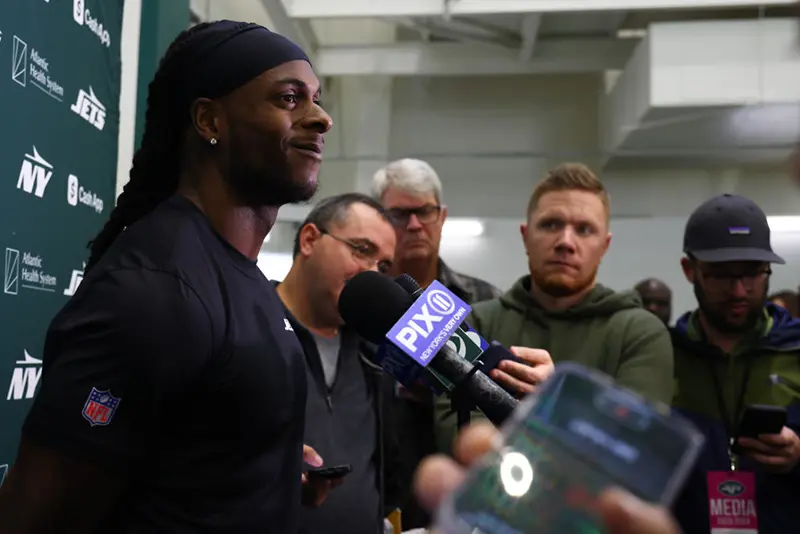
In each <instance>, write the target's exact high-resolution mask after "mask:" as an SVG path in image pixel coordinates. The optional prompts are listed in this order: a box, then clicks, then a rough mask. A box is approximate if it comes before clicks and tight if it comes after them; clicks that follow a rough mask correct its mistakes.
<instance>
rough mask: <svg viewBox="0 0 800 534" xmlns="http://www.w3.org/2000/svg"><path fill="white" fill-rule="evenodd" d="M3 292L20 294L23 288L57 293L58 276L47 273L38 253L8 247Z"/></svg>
mask: <svg viewBox="0 0 800 534" xmlns="http://www.w3.org/2000/svg"><path fill="white" fill-rule="evenodd" d="M4 267H5V270H4V272H3V293H5V294H6V295H19V292H20V290H21V289H30V290H33V291H44V292H47V293H55V291H56V286H57V285H58V278H56V277H55V276H53V275H51V274H49V273H47V271H46V270H45V268H44V259H42V257H41V256H40V255H38V254H32V253H30V252H25V251H22V252H20V250H19V249H16V248H11V247H6V253H5V265H4Z"/></svg>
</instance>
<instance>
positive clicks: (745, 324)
mask: <svg viewBox="0 0 800 534" xmlns="http://www.w3.org/2000/svg"><path fill="white" fill-rule="evenodd" d="M693 289H694V296H695V298H696V299H697V305H698V308H699V309H700V311H702V312H703V317H704V318H705V320H706V321H708V323H709V324H710V325H711V326H712V327H713V328H714V329H715V330H717V331H718V332H721V333H723V334H741V333H743V332H748V331H750V330H752V329H753V327H755V325H756V323H757V322H758V319H759V317H761V310H762V309H763V307H764V304H765V303H766V298H767V294H768V293H769V286H768V285H767V286H765V287H764V294H763V296H762V299H761V304H760V305H759V306H754V305H753V304H752V303H751V302H749V301H748V302H747V305H748V306H750V309H749V310H748V312H747V317H746V318H745V320H744V321H742V322H741V323H739V324H731V323H730V322H728V321H727V319H725V315H724V314H722V313H720V312H718V311H717V309H716V308H715V307H719V306H726V305H728V304H729V303H730V302H729V301H724V302H721V303H720V304H711V303H710V302H709V300H708V298H707V297H706V293H705V290H703V288H702V287H701V286H700V284H698V283H697V282H695V283H694V284H693Z"/></svg>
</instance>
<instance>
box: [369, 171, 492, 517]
mask: <svg viewBox="0 0 800 534" xmlns="http://www.w3.org/2000/svg"><path fill="white" fill-rule="evenodd" d="M372 196H373V197H374V198H375V199H376V200H378V201H379V202H380V203H381V204H382V205H383V207H384V208H385V210H386V216H387V218H388V219H389V221H390V222H391V223H392V226H393V227H394V230H395V233H396V236H397V248H396V250H395V263H394V269H393V271H392V273H393V274H395V275H398V274H402V273H407V274H409V275H410V276H412V277H413V278H414V279H415V280H416V281H417V282H418V283H419V285H420V286H421V287H423V288H425V287H427V286H428V285H430V283H431V282H433V281H434V280H438V281H439V282H441V283H442V284H444V285H445V286H446V287H447V288H448V289H449V290H450V291H452V292H453V293H454V294H456V295H458V296H459V297H460V298H461V299H462V300H463V301H465V302H467V303H468V304H473V303H475V302H479V301H483V300H490V299H493V298H495V297H498V296H500V295H501V294H502V291H500V290H499V289H498V288H496V287H495V286H493V285H491V284H490V283H488V282H486V281H484V280H481V279H479V278H475V277H472V276H467V275H465V274H461V273H457V272H455V271H453V270H452V269H450V268H449V267H448V266H447V264H446V263H445V262H444V261H442V259H441V258H440V257H439V244H440V242H441V238H442V228H443V227H444V222H445V219H447V207H446V206H444V205H443V204H442V182H441V180H440V179H439V176H438V175H437V174H436V171H435V170H434V169H433V167H431V166H430V165H429V164H428V163H427V162H425V161H422V160H418V159H412V158H405V159H400V160H397V161H393V162H391V163H389V164H388V165H386V166H385V167H383V168H381V169H380V170H379V171H378V172H376V173H375V175H374V176H373V178H372ZM397 404H398V410H397V411H398V414H397V416H398V418H399V424H400V425H401V426H402V427H403V428H404V429H405V432H406V434H407V436H408V437H409V439H408V440H406V442H405V443H404V446H403V448H402V451H401V454H402V455H403V458H402V464H403V466H404V469H403V473H404V474H405V480H404V484H403V487H404V488H408V489H409V491H406V492H405V498H404V499H403V525H404V527H406V526H408V527H424V526H427V524H428V522H429V519H430V518H429V516H428V514H427V513H426V512H425V511H423V510H422V508H421V507H419V506H418V505H417V503H416V501H415V500H414V497H413V495H412V494H411V492H410V487H411V474H412V473H413V472H414V469H415V468H416V466H417V464H418V463H419V462H420V461H421V460H422V458H424V457H425V456H427V455H429V454H432V453H433V452H435V451H436V445H435V437H434V428H433V397H432V395H431V392H430V390H428V389H427V388H425V387H424V386H421V387H419V388H414V389H412V390H408V389H406V388H403V387H400V388H399V390H398V399H397ZM412 437H413V440H411V439H410V438H412Z"/></svg>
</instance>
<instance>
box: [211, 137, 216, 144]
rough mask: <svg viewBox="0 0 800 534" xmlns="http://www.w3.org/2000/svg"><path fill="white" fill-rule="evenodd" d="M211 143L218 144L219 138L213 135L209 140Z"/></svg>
mask: <svg viewBox="0 0 800 534" xmlns="http://www.w3.org/2000/svg"><path fill="white" fill-rule="evenodd" d="M209 143H211V144H212V145H216V144H217V138H216V137H212V138H211V140H210V141H209Z"/></svg>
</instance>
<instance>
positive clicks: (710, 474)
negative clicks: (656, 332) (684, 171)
mask: <svg viewBox="0 0 800 534" xmlns="http://www.w3.org/2000/svg"><path fill="white" fill-rule="evenodd" d="M683 250H684V253H685V254H686V256H685V257H684V258H682V259H681V267H682V268H683V272H684V275H685V276H686V279H687V280H688V281H689V283H690V284H692V285H693V286H694V293H695V296H696V297H697V303H698V308H697V309H696V310H694V311H692V312H689V313H687V314H685V315H684V316H683V317H681V318H680V319H679V320H678V322H677V324H676V326H675V328H673V329H672V340H673V346H674V351H675V378H676V381H675V382H676V383H675V391H676V393H675V398H674V403H673V404H674V407H675V408H676V409H677V410H678V411H680V412H682V413H684V414H685V415H686V416H688V417H689V418H690V419H691V420H692V421H693V422H694V423H695V424H696V425H697V426H698V428H700V429H701V430H702V431H703V432H704V434H705V436H706V444H705V450H704V451H703V453H702V454H701V457H700V460H699V461H698V463H697V465H696V467H695V469H694V470H693V472H692V475H691V477H690V478H689V481H688V482H687V484H686V486H685V487H684V491H683V492H682V494H681V495H680V497H679V499H678V500H677V502H676V505H675V515H676V517H677V519H678V521H679V523H680V524H681V527H682V528H683V530H684V534H696V533H697V534H699V533H703V534H708V532H709V529H710V530H711V532H714V531H715V529H720V530H717V531H718V532H742V533H744V532H756V530H757V531H758V532H759V533H760V534H779V533H786V532H793V531H795V530H796V529H797V528H798V525H800V506H798V504H800V469H799V468H798V467H797V465H798V460H800V439H798V436H797V432H798V431H800V391H798V389H797V388H796V387H793V386H792V384H797V383H798V382H800V322H798V321H796V320H793V319H792V317H791V316H790V314H789V313H788V312H787V311H786V310H784V309H783V308H780V307H778V306H775V305H773V304H771V303H767V301H766V297H767V292H768V290H769V277H770V274H772V271H771V269H770V265H771V264H773V263H784V261H783V259H782V258H781V257H780V256H778V255H777V254H775V253H774V252H773V251H772V246H771V244H770V229H769V224H768V222H767V217H766V215H765V214H764V212H763V211H762V210H761V208H759V207H758V206H757V205H756V204H755V203H754V202H752V201H751V200H749V199H747V198H744V197H741V196H737V195H721V196H717V197H714V198H712V199H711V200H708V201H707V202H705V203H703V204H702V205H701V206H700V207H699V208H697V209H696V210H695V212H694V213H692V215H691V216H690V217H689V220H688V223H687V225H686V230H685V233H684V246H683ZM787 384H788V385H787ZM750 405H771V406H778V407H785V408H786V409H787V412H788V418H787V423H786V426H784V427H783V429H782V430H781V431H780V432H779V433H775V434H773V435H759V436H757V437H740V434H739V422H740V420H741V418H742V416H743V413H744V411H745V409H746V407H747V406H750ZM756 525H757V527H756ZM734 528H739V529H743V530H730V529H734ZM726 529H729V530H726ZM748 529H749V530H748Z"/></svg>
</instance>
